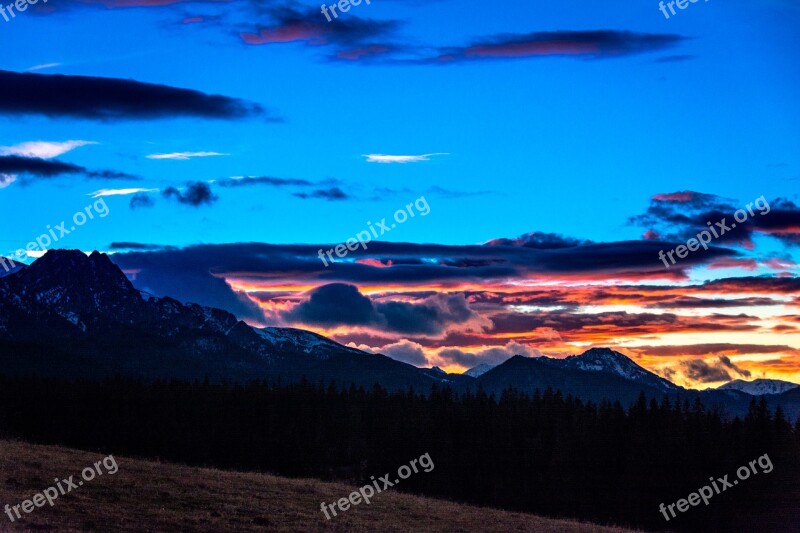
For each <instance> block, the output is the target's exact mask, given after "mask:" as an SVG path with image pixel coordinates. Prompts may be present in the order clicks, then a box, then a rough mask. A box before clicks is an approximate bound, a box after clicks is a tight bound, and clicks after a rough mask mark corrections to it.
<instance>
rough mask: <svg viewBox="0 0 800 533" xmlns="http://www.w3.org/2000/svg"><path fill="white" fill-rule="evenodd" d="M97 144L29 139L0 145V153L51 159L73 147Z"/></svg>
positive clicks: (91, 142) (92, 142)
mask: <svg viewBox="0 0 800 533" xmlns="http://www.w3.org/2000/svg"><path fill="white" fill-rule="evenodd" d="M91 144H97V143H96V142H94V141H64V142H48V141H30V142H24V143H21V144H15V145H13V146H0V155H15V156H19V157H35V158H38V159H53V158H54V157H58V156H60V155H64V154H66V153H67V152H71V151H72V150H74V149H75V148H80V147H81V146H88V145H91Z"/></svg>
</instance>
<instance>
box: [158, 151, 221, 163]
mask: <svg viewBox="0 0 800 533" xmlns="http://www.w3.org/2000/svg"><path fill="white" fill-rule="evenodd" d="M224 155H231V154H223V153H220V152H172V153H169V154H150V155H148V156H147V159H172V160H175V161H187V160H189V159H192V158H195V157H217V156H224Z"/></svg>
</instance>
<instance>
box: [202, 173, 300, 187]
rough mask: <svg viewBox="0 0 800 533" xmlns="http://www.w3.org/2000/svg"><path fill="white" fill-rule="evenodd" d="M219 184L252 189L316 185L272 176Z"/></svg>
mask: <svg viewBox="0 0 800 533" xmlns="http://www.w3.org/2000/svg"><path fill="white" fill-rule="evenodd" d="M217 184H218V185H219V186H220V187H251V186H254V185H268V186H271V187H307V186H312V185H314V184H313V183H312V182H310V181H308V180H299V179H285V178H273V177H271V176H258V177H246V178H241V179H239V178H236V179H226V180H220V181H218V182H217Z"/></svg>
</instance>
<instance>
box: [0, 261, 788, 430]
mask: <svg viewBox="0 0 800 533" xmlns="http://www.w3.org/2000/svg"><path fill="white" fill-rule="evenodd" d="M0 361H2V363H3V365H2V367H0V373H2V374H6V375H29V374H36V375H41V376H48V377H65V378H87V379H100V378H103V377H109V376H115V375H122V376H129V377H137V378H143V379H148V380H153V379H171V378H177V379H205V378H208V379H210V380H215V381H219V380H229V381H249V380H253V379H264V380H268V381H277V380H280V381H282V382H296V381H299V380H301V379H303V378H306V379H308V380H309V381H311V382H314V383H329V382H331V381H334V382H336V383H337V384H339V385H344V386H349V385H350V384H355V385H357V386H363V387H372V386H373V385H374V384H375V383H379V384H381V385H382V386H383V387H385V388H387V389H389V390H407V389H408V388H413V389H414V390H416V391H419V392H427V391H429V390H430V387H431V386H432V385H434V384H438V385H439V386H442V387H444V386H448V387H451V388H452V389H454V390H455V391H466V390H473V391H474V390H478V389H479V388H482V389H483V390H484V391H486V392H487V393H496V394H499V393H502V391H504V390H506V389H508V388H509V387H513V388H515V389H517V390H520V391H523V392H529V393H532V392H533V391H535V390H537V389H538V390H545V389H547V388H548V387H551V388H553V389H557V390H560V391H561V392H562V393H563V394H565V395H566V394H572V395H574V396H577V397H579V398H582V399H584V400H591V401H595V402H599V401H602V400H604V399H608V400H612V401H614V400H618V401H620V402H621V403H622V404H623V405H630V404H632V403H633V402H635V401H636V399H637V398H638V397H639V395H640V394H641V393H642V392H644V393H645V394H646V395H647V396H648V397H652V398H657V399H660V398H662V397H663V396H665V395H669V396H671V397H674V396H675V395H677V394H680V396H681V397H682V398H687V399H689V400H690V401H693V399H694V398H696V397H697V398H700V399H701V400H702V401H703V402H704V404H705V405H706V406H709V407H719V408H720V409H722V410H724V412H726V413H728V414H731V415H741V414H744V413H745V412H746V411H747V408H748V405H749V403H750V401H751V400H752V399H753V397H754V395H760V394H765V395H766V396H765V397H766V398H768V402H769V404H770V405H771V406H772V407H774V406H776V405H781V406H782V407H783V409H784V410H785V411H786V413H787V415H788V416H790V417H791V418H792V419H795V418H796V417H797V416H800V387H798V386H797V385H795V384H789V385H795V386H794V387H789V386H787V385H781V383H785V382H775V381H774V380H772V381H771V380H757V382H752V383H755V385H753V384H750V385H748V382H741V383H736V382H733V383H730V384H728V385H726V386H723V387H721V388H719V389H712V390H706V391H695V390H688V389H684V388H682V387H679V386H677V385H675V384H673V383H671V382H670V381H668V380H666V379H664V378H662V377H660V376H658V375H656V374H654V373H652V372H650V371H648V370H646V369H644V368H642V367H641V366H639V365H637V364H636V363H635V362H634V361H633V360H631V359H630V358H628V357H626V356H625V355H623V354H621V353H619V352H616V351H613V350H610V349H608V348H594V349H591V350H589V351H587V352H585V353H583V354H581V355H574V356H571V357H567V358H565V359H555V358H549V357H535V358H528V357H522V356H515V357H512V358H511V359H509V360H507V361H506V362H504V363H502V364H500V365H498V366H496V367H490V366H488V365H481V366H479V367H476V368H475V369H472V370H470V371H468V372H466V373H465V374H447V373H446V372H444V371H442V370H441V369H438V368H432V369H423V368H417V367H414V366H412V365H409V364H406V363H402V362H399V361H395V360H393V359H391V358H389V357H386V356H383V355H380V354H371V353H367V352H363V351H360V350H357V349H354V348H350V347H347V346H343V345H341V344H339V343H337V342H334V341H333V340H330V339H327V338H325V337H323V336H321V335H317V334H315V333H311V332H308V331H303V330H299V329H292V328H272V327H268V328H257V327H253V326H250V325H248V324H246V323H245V322H243V321H240V320H238V319H237V318H236V317H235V316H234V315H232V314H231V313H228V312H227V311H223V310H220V309H213V308H209V307H203V306H200V305H196V304H190V303H189V304H184V303H182V302H179V301H177V300H175V299H172V298H169V297H156V296H153V295H150V294H147V293H144V292H142V291H140V290H138V289H136V287H134V285H133V284H132V283H131V281H130V280H129V279H128V278H127V277H126V276H125V274H124V273H123V272H122V271H121V270H120V269H119V268H118V267H117V266H116V265H114V264H113V263H112V262H111V260H110V259H109V258H108V256H106V255H104V254H102V253H98V252H94V253H92V254H90V255H86V254H84V253H83V252H80V251H71V250H51V251H48V252H47V253H46V254H45V255H44V256H42V257H41V258H39V259H37V260H36V261H34V262H33V263H32V264H31V265H30V266H27V267H24V268H21V269H19V270H17V271H15V272H13V273H9V274H8V275H6V276H3V277H2V278H0Z"/></svg>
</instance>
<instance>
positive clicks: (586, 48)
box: [426, 30, 683, 63]
mask: <svg viewBox="0 0 800 533" xmlns="http://www.w3.org/2000/svg"><path fill="white" fill-rule="evenodd" d="M682 40H683V37H680V36H678V35H673V34H652V33H635V32H630V31H612V30H600V31H555V32H532V33H526V34H506V35H498V36H495V37H491V38H488V39H483V40H480V41H476V42H474V43H471V44H469V45H467V46H464V47H453V48H442V49H440V50H439V54H438V56H436V57H432V58H429V59H427V60H426V61H427V62H435V63H453V62H463V61H479V60H496V59H521V58H534V57H551V56H573V57H585V58H592V59H605V58H613V57H622V56H629V55H635V54H642V53H646V52H657V51H661V50H666V49H668V48H670V47H672V46H674V45H676V44H678V43H680V42H681V41H682Z"/></svg>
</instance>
